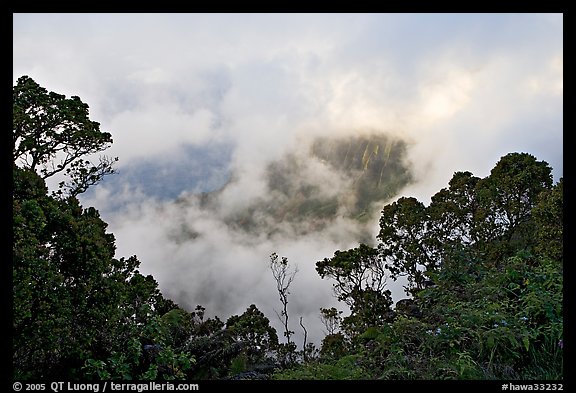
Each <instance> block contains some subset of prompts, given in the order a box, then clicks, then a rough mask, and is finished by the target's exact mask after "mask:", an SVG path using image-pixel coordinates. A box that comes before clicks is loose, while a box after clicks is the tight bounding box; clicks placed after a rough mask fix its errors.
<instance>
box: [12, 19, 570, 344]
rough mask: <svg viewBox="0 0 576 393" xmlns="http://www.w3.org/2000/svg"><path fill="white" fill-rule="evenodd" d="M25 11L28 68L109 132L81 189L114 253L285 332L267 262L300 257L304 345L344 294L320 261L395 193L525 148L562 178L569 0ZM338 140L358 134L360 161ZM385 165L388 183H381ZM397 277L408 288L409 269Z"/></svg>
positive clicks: (166, 289)
mask: <svg viewBox="0 0 576 393" xmlns="http://www.w3.org/2000/svg"><path fill="white" fill-rule="evenodd" d="M13 22H14V23H13V79H14V81H16V80H17V78H18V77H20V76H22V75H28V76H30V77H32V78H33V79H34V80H35V81H36V82H38V83H39V84H40V85H41V86H43V87H45V88H47V89H48V90H49V91H55V92H58V93H60V94H65V95H67V96H71V95H77V96H79V97H80V98H81V99H82V100H83V101H84V102H85V103H87V104H88V105H89V107H90V117H91V118H92V119H93V120H95V121H98V122H100V123H101V129H102V130H103V131H107V132H110V133H111V134H112V136H113V139H114V144H113V146H112V147H111V148H110V149H109V150H108V151H106V154H108V155H110V156H118V157H119V162H118V165H117V170H118V174H117V175H114V176H111V177H108V178H106V179H105V180H104V181H103V182H102V183H101V184H99V185H97V186H94V187H93V188H92V189H91V190H89V191H88V192H87V193H85V194H84V195H81V196H80V199H81V202H82V204H83V205H84V206H94V207H96V208H97V209H98V210H99V211H100V213H101V215H102V217H103V219H104V220H105V221H106V222H107V223H108V224H109V231H110V232H111V233H113V234H114V235H115V238H116V245H117V255H118V256H119V257H121V256H124V257H128V256H130V255H137V256H138V259H139V260H140V261H141V272H142V273H144V274H152V275H153V276H154V277H155V279H156V280H157V281H158V283H159V285H160V289H161V290H162V292H163V294H164V295H165V296H166V297H169V298H171V299H172V300H174V301H175V302H176V303H178V304H179V305H181V306H182V307H185V308H187V309H188V310H192V309H193V308H194V307H195V306H196V305H197V304H200V305H202V306H204V307H206V313H207V315H210V316H214V315H217V316H219V317H220V318H221V319H223V320H226V319H227V318H228V317H229V316H231V315H233V314H240V313H242V312H243V311H244V310H245V309H246V308H247V307H248V306H249V305H250V304H252V303H253V304H256V305H257V307H258V308H259V309H260V310H261V311H263V312H264V313H265V314H266V316H267V317H268V318H269V319H270V321H271V323H272V324H273V326H274V327H275V328H276V329H277V330H278V332H279V333H280V334H279V336H281V332H282V330H281V325H280V322H279V320H278V319H277V318H276V314H275V312H274V310H275V309H276V310H279V309H280V307H281V304H280V302H279V299H278V296H277V293H276V288H275V283H274V280H273V277H272V274H271V272H270V270H269V267H268V264H269V261H270V259H269V257H270V254H271V253H273V252H276V253H277V254H278V255H279V256H286V257H287V258H288V260H289V262H290V264H291V265H294V266H296V265H297V266H298V269H299V271H298V273H297V275H296V277H295V280H294V282H293V285H292V287H291V288H290V296H289V306H288V312H289V316H290V326H291V329H292V330H294V331H296V333H297V335H298V336H297V342H298V344H299V345H301V339H302V332H301V329H300V327H299V326H298V319H299V317H300V316H302V317H303V323H304V325H305V326H306V327H307V329H308V332H309V337H308V339H309V341H313V342H315V343H316V344H319V342H320V340H321V339H322V337H323V334H324V333H323V332H322V325H321V323H320V319H319V308H320V307H332V306H334V307H336V308H339V309H341V310H344V309H345V307H344V304H341V303H338V302H337V301H336V300H335V298H334V296H333V294H332V287H331V282H329V281H327V280H321V279H320V277H319V276H318V274H317V273H316V271H315V262H317V261H319V260H322V259H323V258H326V257H331V256H332V255H333V254H334V251H336V250H344V249H348V248H351V247H355V246H357V245H358V243H359V242H367V243H372V244H374V243H375V242H376V234H377V233H378V218H379V212H380V211H381V209H382V208H383V206H384V205H385V204H386V203H390V202H392V201H394V200H395V199H396V198H398V197H400V196H415V197H416V198H418V199H419V200H421V201H423V202H424V203H429V200H430V197H431V196H432V195H433V194H435V193H436V192H438V191H439V190H440V189H441V188H443V187H446V186H447V184H448V181H449V179H450V178H451V177H452V175H453V173H454V172H455V171H461V170H467V171H470V172H472V173H473V174H474V175H476V176H479V177H484V176H487V175H488V174H489V171H490V169H492V168H493V167H494V165H495V164H496V162H497V161H498V159H499V158H500V157H501V156H503V155H505V154H507V153H510V152H515V151H518V152H528V153H530V154H533V155H534V156H536V158H537V159H539V160H544V161H546V162H548V163H549V164H550V165H551V166H552V168H553V169H554V171H553V174H554V179H555V181H557V180H558V179H559V178H560V177H561V176H563V16H562V15H561V14H464V15H462V14H198V15H197V14H14V16H13ZM319 146H320V148H319ZM342 146H362V148H360V147H358V148H357V150H358V153H357V154H358V155H357V157H358V158H357V160H356V161H353V160H352V161H350V160H348V161H346V160H347V159H346V158H345V157H341V156H338V155H337V154H336V153H335V152H338V151H340V150H339V149H344V148H343V147H342ZM376 146H377V147H376ZM322 147H324V148H325V149H324V150H323V149H322ZM354 148H356V147H354ZM362 149H363V150H362ZM386 149H388V150H386ZM323 151H330V152H334V155H330V154H332V153H322V152H323ZM342 151H344V150H342ZM385 152H388V153H387V154H388V155H386V156H385V155H384V153H385ZM323 154H324V155H323ZM334 157H336V158H334ZM366 157H367V158H366ZM386 157H391V158H390V159H387V158H386ZM363 158H366V161H365V162H362V159H363ZM355 165H356V166H355ZM384 168H385V170H384ZM382 174H384V175H382ZM371 176H374V177H371ZM376 178H377V179H378V181H380V179H385V180H386V182H383V183H382V187H379V188H378V189H377V190H372V189H370V188H367V187H369V184H372V180H373V179H376ZM368 180H371V181H370V182H368ZM54 182H56V180H54ZM54 184H56V183H54ZM54 184H52V186H53V185H54ZM359 184H360V185H362V187H364V188H362V190H363V191H362V192H358V190H359V189H360V188H358V187H359ZM367 190H368V191H367ZM312 202H313V203H312ZM389 289H390V290H391V291H392V294H393V297H394V300H399V299H401V298H403V297H405V295H404V292H403V289H402V283H395V282H392V281H391V280H390V281H389Z"/></svg>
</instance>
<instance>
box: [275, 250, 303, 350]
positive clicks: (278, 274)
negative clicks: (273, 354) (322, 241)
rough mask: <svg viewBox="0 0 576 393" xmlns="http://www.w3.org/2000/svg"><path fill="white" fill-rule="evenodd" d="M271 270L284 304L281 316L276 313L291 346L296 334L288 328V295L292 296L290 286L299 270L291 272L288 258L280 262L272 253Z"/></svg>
mask: <svg viewBox="0 0 576 393" xmlns="http://www.w3.org/2000/svg"><path fill="white" fill-rule="evenodd" d="M270 270H271V271H272V276H274V280H275V281H276V289H277V291H278V295H279V296H280V302H281V303H282V311H281V312H280V314H278V311H276V310H274V311H275V312H276V315H277V316H278V319H280V322H282V325H283V326H284V336H285V337H286V341H287V344H288V345H290V344H291V342H290V336H291V335H292V334H294V332H293V331H291V330H290V329H289V327H288V295H289V294H290V285H291V284H292V281H294V277H295V276H296V273H298V268H294V269H293V270H290V268H289V266H288V258H286V257H282V259H281V260H279V259H278V254H276V253H272V255H270Z"/></svg>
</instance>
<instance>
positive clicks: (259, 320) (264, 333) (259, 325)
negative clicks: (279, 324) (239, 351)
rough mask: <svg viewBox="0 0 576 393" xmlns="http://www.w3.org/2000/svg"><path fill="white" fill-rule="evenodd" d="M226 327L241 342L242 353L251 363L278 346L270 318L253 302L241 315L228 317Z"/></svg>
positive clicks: (259, 360) (258, 360) (262, 357)
mask: <svg viewBox="0 0 576 393" xmlns="http://www.w3.org/2000/svg"><path fill="white" fill-rule="evenodd" d="M226 329H227V330H228V331H229V332H230V334H231V335H232V337H233V338H234V340H235V341H236V342H241V343H242V344H243V346H244V353H245V354H246V355H247V357H248V361H249V362H250V363H251V364H256V363H258V362H262V361H264V360H265V359H266V356H267V355H268V353H269V352H271V351H273V350H274V349H276V347H277V346H278V335H277V334H276V330H275V329H274V328H273V327H272V326H270V320H269V319H268V318H267V317H266V316H265V315H264V314H263V313H262V311H260V310H258V307H256V305H254V304H251V305H250V306H249V307H248V308H247V309H246V311H245V312H244V313H243V314H242V315H240V316H238V315H233V316H231V317H230V318H228V320H227V321H226Z"/></svg>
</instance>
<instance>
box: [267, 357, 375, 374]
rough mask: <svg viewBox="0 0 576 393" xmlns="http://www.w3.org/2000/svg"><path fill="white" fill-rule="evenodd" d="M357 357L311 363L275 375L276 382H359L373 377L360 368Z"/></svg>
mask: <svg viewBox="0 0 576 393" xmlns="http://www.w3.org/2000/svg"><path fill="white" fill-rule="evenodd" d="M359 362H360V361H359V358H358V357H357V356H344V357H342V358H340V359H339V360H338V361H336V362H329V363H317V362H311V363H308V364H304V365H301V366H297V367H295V368H293V369H290V370H286V371H282V372H278V373H275V374H274V375H273V379H276V380H294V379H296V380H317V379H321V380H358V379H371V378H372V376H371V375H370V374H369V373H368V372H367V371H366V370H365V369H364V368H362V367H360V366H359Z"/></svg>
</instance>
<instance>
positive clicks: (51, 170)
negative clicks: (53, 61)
mask: <svg viewBox="0 0 576 393" xmlns="http://www.w3.org/2000/svg"><path fill="white" fill-rule="evenodd" d="M12 108H13V112H12V114H13V134H12V135H13V146H12V160H13V162H14V163H15V164H17V165H20V166H21V167H23V168H26V169H30V170H32V171H36V172H38V173H39V175H40V176H41V177H42V178H43V179H46V178H48V177H51V176H53V175H55V174H57V173H59V172H62V171H65V173H66V174H67V175H68V177H69V179H70V180H69V181H68V182H66V181H63V182H61V183H60V193H62V188H64V189H66V190H67V194H68V195H72V196H74V195H77V194H80V193H82V192H84V191H86V189H87V188H88V187H89V186H91V185H94V184H97V183H98V182H99V181H100V180H101V179H102V178H103V177H104V176H105V175H108V174H111V173H114V170H113V168H112V165H113V163H114V162H115V161H117V160H118V159H117V158H109V157H107V156H101V157H100V158H99V162H98V163H96V164H92V163H91V162H90V161H88V160H86V159H85V158H84V157H85V156H88V155H91V154H94V153H98V152H100V151H103V150H105V149H107V148H108V147H109V146H110V145H111V143H112V135H111V134H110V133H107V132H101V131H100V124H99V123H97V122H95V121H92V120H90V119H89V117H88V105H87V104H85V103H83V102H82V101H81V100H80V98H79V97H77V96H72V97H71V98H66V97H65V96H64V95H61V94H57V93H54V92H48V91H47V90H46V89H45V88H43V87H41V86H40V85H39V84H38V83H36V82H35V81H34V80H32V78H30V77H28V76H22V77H20V78H19V79H18V81H17V84H16V86H14V89H13V106H12Z"/></svg>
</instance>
